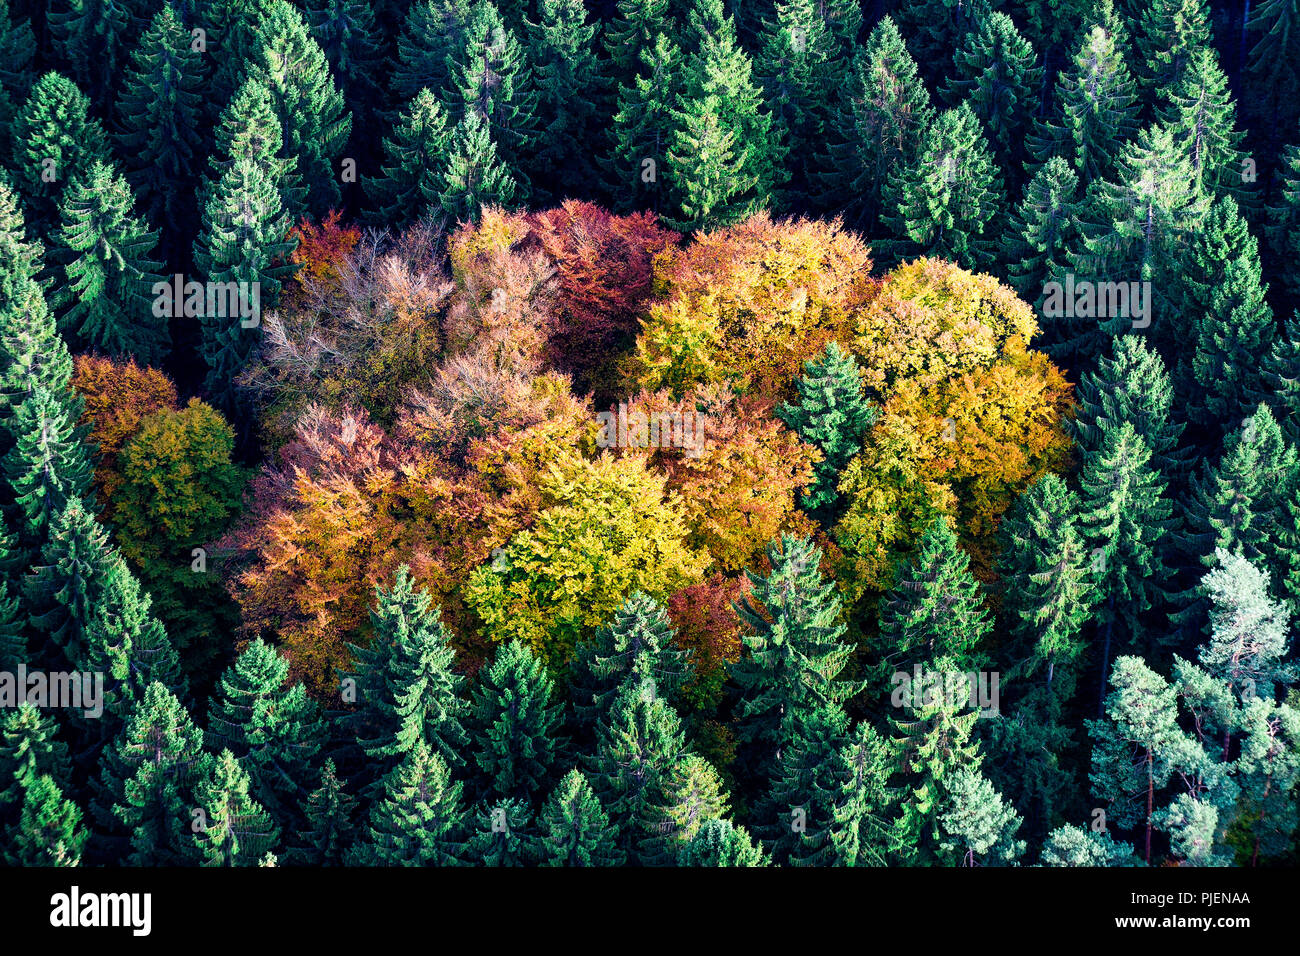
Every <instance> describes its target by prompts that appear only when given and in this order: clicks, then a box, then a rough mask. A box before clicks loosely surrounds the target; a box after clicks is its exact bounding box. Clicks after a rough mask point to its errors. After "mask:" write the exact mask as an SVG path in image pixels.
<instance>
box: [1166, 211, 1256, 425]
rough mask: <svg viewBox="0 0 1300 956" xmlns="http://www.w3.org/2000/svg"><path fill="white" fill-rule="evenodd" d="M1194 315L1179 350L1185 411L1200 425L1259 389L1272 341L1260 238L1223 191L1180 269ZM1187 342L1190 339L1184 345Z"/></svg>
mask: <svg viewBox="0 0 1300 956" xmlns="http://www.w3.org/2000/svg"><path fill="white" fill-rule="evenodd" d="M1183 282H1184V288H1185V290H1186V297H1187V304H1186V306H1184V309H1185V311H1186V312H1187V313H1189V314H1190V315H1191V316H1192V317H1193V318H1192V322H1191V335H1190V336H1189V337H1188V340H1184V339H1183V338H1182V337H1181V336H1180V337H1179V341H1180V342H1185V345H1184V347H1183V349H1182V350H1180V355H1185V356H1187V358H1186V359H1185V360H1184V363H1185V364H1184V365H1183V366H1182V367H1181V369H1180V371H1181V382H1180V384H1181V386H1182V388H1181V391H1182V394H1183V395H1184V396H1186V406H1187V414H1188V417H1189V418H1190V419H1191V420H1192V421H1194V422H1197V423H1199V424H1201V425H1207V426H1208V425H1213V424H1215V423H1221V422H1228V421H1232V420H1235V419H1238V418H1239V417H1240V416H1243V415H1248V414H1250V412H1251V411H1253V408H1254V405H1255V402H1254V401H1252V400H1251V397H1252V396H1255V395H1258V394H1259V393H1260V392H1261V391H1263V371H1262V370H1263V367H1264V362H1265V360H1266V358H1267V357H1268V355H1269V353H1270V351H1271V349H1272V345H1273V331H1274V325H1273V310H1272V309H1270V308H1269V306H1268V302H1267V301H1265V296H1266V295H1267V293H1268V286H1267V285H1265V284H1264V283H1263V282H1262V281H1261V278H1260V264H1259V252H1258V245H1257V243H1256V242H1255V238H1254V236H1252V235H1251V234H1250V230H1249V228H1248V227H1247V225H1246V220H1245V219H1243V218H1242V217H1241V215H1240V214H1239V213H1238V212H1237V204H1236V203H1235V202H1234V201H1233V200H1232V198H1231V197H1229V196H1224V197H1222V198H1221V199H1219V200H1218V201H1217V202H1215V204H1214V205H1213V206H1212V207H1211V208H1210V212H1209V215H1207V216H1206V217H1205V222H1204V224H1203V225H1202V227H1201V229H1200V230H1199V231H1198V232H1197V233H1196V234H1195V235H1194V236H1193V237H1192V242H1191V248H1190V250H1189V254H1188V257H1187V268H1186V270H1185V273H1184V276H1183ZM1189 346H1190V347H1189Z"/></svg>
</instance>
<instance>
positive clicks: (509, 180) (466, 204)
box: [438, 112, 519, 222]
mask: <svg viewBox="0 0 1300 956" xmlns="http://www.w3.org/2000/svg"><path fill="white" fill-rule="evenodd" d="M444 183H445V185H444V186H443V188H442V190H441V192H440V193H439V194H438V202H439V203H441V204H442V208H443V210H444V211H445V212H446V213H447V215H448V216H449V217H451V219H453V220H454V221H456V222H477V221H478V219H479V216H480V215H481V213H482V210H483V207H484V206H507V207H508V206H510V205H511V204H512V203H513V202H514V199H515V196H516V193H518V191H519V186H518V184H517V183H516V181H515V179H514V176H512V175H511V173H510V170H509V169H507V168H506V167H505V166H504V165H502V164H501V162H500V160H499V159H498V158H497V150H496V146H495V145H494V144H493V143H492V139H491V137H490V135H489V134H488V126H487V124H486V123H485V122H484V121H483V120H482V119H481V118H480V117H479V115H478V114H477V113H475V112H468V113H466V114H465V117H464V119H462V120H461V121H460V125H458V126H457V127H456V129H455V131H454V132H453V133H452V136H451V143H450V145H449V146H448V159H447V171H446V173H445V175H444Z"/></svg>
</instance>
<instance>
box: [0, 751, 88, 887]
mask: <svg viewBox="0 0 1300 956" xmlns="http://www.w3.org/2000/svg"><path fill="white" fill-rule="evenodd" d="M81 817H82V814H81V809H80V808H79V807H78V806H77V805H76V804H75V803H73V802H72V801H71V800H69V799H66V798H65V797H64V796H63V791H62V790H61V789H60V788H59V785H58V784H57V783H55V782H54V780H53V779H52V778H50V777H49V776H48V775H46V774H42V775H41V776H39V777H37V778H36V779H35V780H34V781H33V783H32V785H31V786H30V787H29V788H28V789H27V791H26V792H25V794H24V796H23V805H22V811H21V813H20V815H19V818H18V823H17V824H16V825H15V826H12V827H10V828H9V829H8V831H7V832H6V834H5V844H6V848H5V863H6V864H7V865H9V866H77V865H79V864H80V863H81V852H82V849H83V848H84V846H85V844H86V839H87V838H88V837H89V836H90V834H89V833H88V832H87V830H86V829H85V827H84V826H82V823H81Z"/></svg>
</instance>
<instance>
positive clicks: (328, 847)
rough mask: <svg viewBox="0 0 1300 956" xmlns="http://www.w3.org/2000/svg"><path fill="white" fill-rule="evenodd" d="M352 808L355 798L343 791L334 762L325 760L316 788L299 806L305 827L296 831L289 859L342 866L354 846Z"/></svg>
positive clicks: (354, 807)
mask: <svg viewBox="0 0 1300 956" xmlns="http://www.w3.org/2000/svg"><path fill="white" fill-rule="evenodd" d="M356 807H357V798H356V797H354V796H352V795H351V794H350V793H348V792H347V791H346V790H345V789H344V787H343V781H342V780H340V779H339V777H338V774H337V773H336V772H335V770H334V761H333V760H326V761H325V764H324V766H323V767H322V768H321V776H320V786H319V787H317V788H316V789H315V790H313V791H312V792H311V793H310V794H309V795H308V797H307V801H306V803H304V804H303V807H302V815H303V817H304V818H306V821H307V825H306V826H305V827H304V828H303V829H302V830H300V831H299V832H298V843H299V846H298V848H296V849H294V850H292V851H290V852H291V857H290V858H291V860H292V861H293V862H296V863H300V864H301V865H303V866H342V865H343V864H344V861H345V858H346V855H347V853H348V852H349V851H350V850H351V848H352V846H353V845H354V844H355V843H356V833H357V827H356V824H355V823H354V822H353V820H354V818H355V814H356Z"/></svg>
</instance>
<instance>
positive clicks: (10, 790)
mask: <svg viewBox="0 0 1300 956" xmlns="http://www.w3.org/2000/svg"><path fill="white" fill-rule="evenodd" d="M58 730H59V727H58V724H56V723H55V721H54V715H53V714H50V713H48V712H42V711H41V710H40V708H38V707H36V705H35V704H30V703H27V702H26V701H24V702H23V703H21V704H19V705H18V706H17V707H15V708H14V709H13V710H10V711H8V712H7V713H6V714H5V715H4V717H3V718H0V820H10V819H14V818H16V816H17V814H18V811H19V810H20V809H21V807H22V803H23V796H24V794H25V793H26V792H27V791H28V790H30V789H31V788H32V785H33V784H35V783H36V781H37V780H38V779H39V778H41V777H48V778H50V779H51V780H52V781H53V782H54V783H55V784H57V785H59V786H60V787H66V786H67V783H68V779H69V771H70V765H69V763H68V745H67V744H65V743H63V742H62V741H60V740H58V739H56V735H57V734H58Z"/></svg>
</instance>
